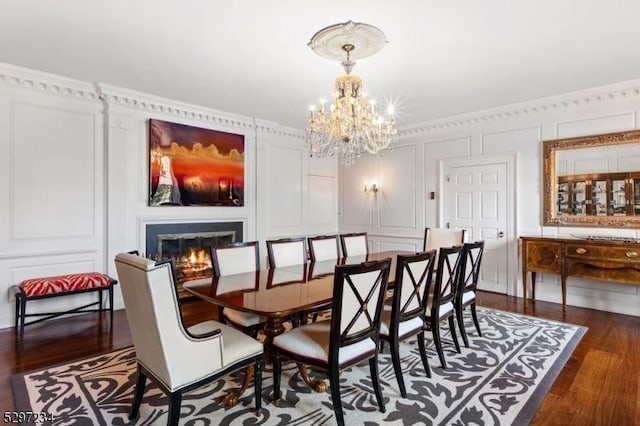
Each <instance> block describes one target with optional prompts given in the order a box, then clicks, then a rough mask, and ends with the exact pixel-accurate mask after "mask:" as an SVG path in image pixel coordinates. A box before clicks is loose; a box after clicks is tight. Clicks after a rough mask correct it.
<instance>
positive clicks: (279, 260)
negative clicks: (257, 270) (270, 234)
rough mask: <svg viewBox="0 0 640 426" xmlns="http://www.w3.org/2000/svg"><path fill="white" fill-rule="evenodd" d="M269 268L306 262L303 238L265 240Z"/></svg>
mask: <svg viewBox="0 0 640 426" xmlns="http://www.w3.org/2000/svg"><path fill="white" fill-rule="evenodd" d="M267 256H268V262H269V268H282V267H285V266H292V265H303V264H305V263H307V249H306V247H305V238H304V237H300V238H282V239H279V240H267Z"/></svg>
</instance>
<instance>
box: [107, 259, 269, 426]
mask: <svg viewBox="0 0 640 426" xmlns="http://www.w3.org/2000/svg"><path fill="white" fill-rule="evenodd" d="M115 264H116V268H117V271H118V279H119V281H120V285H121V289H122V298H123V300H124V305H125V309H126V312H127V320H128V322H129V330H130V332H131V337H132V339H133V344H134V346H135V350H136V359H137V365H138V379H137V381H136V388H135V395H134V400H133V405H132V407H131V414H130V419H134V418H136V417H137V416H138V411H139V408H140V404H141V402H142V398H143V395H144V390H145V384H146V380H147V378H149V379H150V380H152V381H153V382H155V383H156V384H157V385H158V386H159V387H160V389H161V390H162V391H163V392H165V393H166V394H167V395H169V404H170V405H169V417H168V421H167V424H169V425H177V424H178V419H179V418H180V406H181V403H182V395H183V394H184V393H185V392H188V391H190V390H192V389H195V388H197V387H200V386H202V385H204V384H206V383H209V382H211V381H214V380H218V379H219V378H221V377H223V376H225V375H228V374H229V373H231V372H234V371H236V370H239V369H245V368H251V367H253V366H255V373H254V385H255V393H256V402H255V403H256V409H257V410H260V408H261V389H262V363H263V347H262V344H261V343H260V342H258V341H257V340H255V339H252V338H251V337H249V336H247V335H245V334H243V333H241V332H240V331H237V330H235V329H233V328H231V327H229V326H227V325H224V324H222V323H219V322H217V321H205V322H202V323H200V324H196V325H194V326H192V327H189V328H186V327H185V326H184V324H183V323H182V315H181V312H180V308H179V302H178V295H177V289H176V285H175V281H174V276H173V268H172V266H171V263H169V262H161V263H156V262H154V261H152V260H149V259H145V258H143V257H140V256H137V255H135V254H128V253H121V254H118V255H117V256H116V259H115ZM247 374H250V373H249V371H247Z"/></svg>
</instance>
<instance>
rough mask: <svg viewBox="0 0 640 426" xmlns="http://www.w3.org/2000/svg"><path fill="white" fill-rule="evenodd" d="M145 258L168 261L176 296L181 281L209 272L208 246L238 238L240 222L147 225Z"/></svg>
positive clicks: (230, 242)
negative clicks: (172, 270) (174, 282)
mask: <svg viewBox="0 0 640 426" xmlns="http://www.w3.org/2000/svg"><path fill="white" fill-rule="evenodd" d="M146 231H147V238H146V241H147V257H150V258H152V259H155V260H171V262H172V263H173V265H174V270H175V274H176V284H177V286H178V294H179V296H180V298H184V297H186V296H188V294H187V293H186V292H185V291H184V290H183V289H182V284H183V283H184V282H185V281H188V280H192V279H198V278H204V277H210V276H212V275H213V267H212V263H211V256H210V253H211V248H212V247H220V246H225V245H229V244H232V243H234V242H236V241H242V222H224V223H219V222H213V223H186V224H185V223H170V224H161V225H157V224H154V225H147V229H146Z"/></svg>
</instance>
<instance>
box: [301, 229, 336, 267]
mask: <svg viewBox="0 0 640 426" xmlns="http://www.w3.org/2000/svg"><path fill="white" fill-rule="evenodd" d="M307 241H308V244H309V254H310V256H311V262H323V261H325V260H337V259H338V258H339V257H340V251H339V249H338V236H337V235H320V236H317V237H309V238H307Z"/></svg>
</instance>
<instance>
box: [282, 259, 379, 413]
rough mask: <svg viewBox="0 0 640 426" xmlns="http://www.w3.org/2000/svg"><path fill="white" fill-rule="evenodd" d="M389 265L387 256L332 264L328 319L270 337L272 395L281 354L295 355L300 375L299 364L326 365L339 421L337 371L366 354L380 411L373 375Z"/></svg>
mask: <svg viewBox="0 0 640 426" xmlns="http://www.w3.org/2000/svg"><path fill="white" fill-rule="evenodd" d="M390 265H391V259H385V260H383V261H378V262H370V263H364V264H359V265H344V266H337V267H336V270H335V276H334V285H333V313H332V316H331V319H330V320H326V321H318V322H315V323H312V324H306V325H302V326H300V327H298V328H294V329H291V330H290V331H287V332H285V333H283V334H281V335H278V336H275V337H274V338H273V344H272V353H273V383H274V388H273V389H274V399H275V400H278V399H280V398H281V393H280V375H281V371H282V365H281V363H282V358H288V359H291V360H294V361H296V362H297V363H298V365H299V367H301V374H302V377H303V378H306V377H307V376H306V367H305V366H304V365H310V366H312V367H314V368H316V369H320V370H324V371H327V372H328V374H329V386H330V387H331V401H332V403H333V410H334V412H335V416H336V420H337V423H338V425H344V424H345V423H344V415H343V413H342V402H341V399H340V380H339V379H340V377H339V372H340V370H342V369H344V368H347V367H350V366H353V365H356V364H359V363H361V362H362V361H364V360H367V359H368V360H369V369H370V373H371V382H372V384H373V389H374V392H375V394H376V399H377V401H378V406H379V408H380V411H382V412H384V411H385V409H384V401H383V399H382V392H381V390H380V383H379V378H378V344H379V332H380V317H381V313H382V306H383V304H384V296H385V290H386V287H387V282H388V279H389V267H390ZM303 364H304V365H303Z"/></svg>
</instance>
